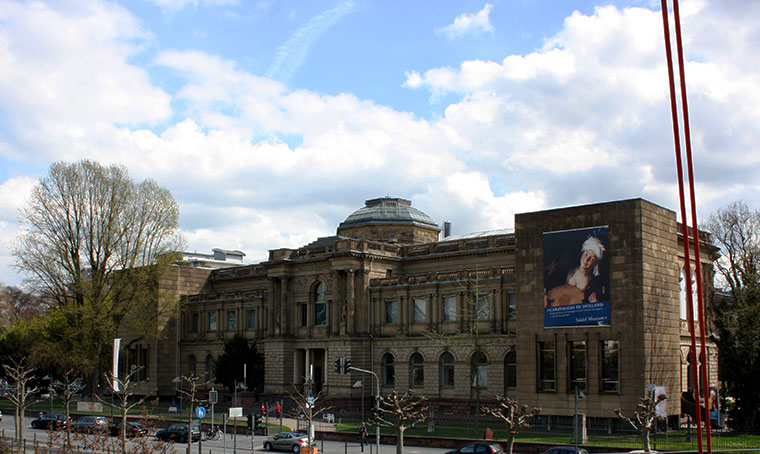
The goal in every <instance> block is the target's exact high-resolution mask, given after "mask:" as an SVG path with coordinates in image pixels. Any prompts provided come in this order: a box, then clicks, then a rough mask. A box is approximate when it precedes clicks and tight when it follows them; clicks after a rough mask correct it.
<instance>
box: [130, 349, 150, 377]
mask: <svg viewBox="0 0 760 454" xmlns="http://www.w3.org/2000/svg"><path fill="white" fill-rule="evenodd" d="M127 364H128V367H129V370H131V369H132V368H133V367H137V368H138V369H137V370H138V372H137V373H136V374H135V376H134V377H133V378H134V379H135V380H145V379H147V378H148V348H147V347H142V346H140V345H138V346H135V347H132V348H130V349H129V350H128V352H127Z"/></svg>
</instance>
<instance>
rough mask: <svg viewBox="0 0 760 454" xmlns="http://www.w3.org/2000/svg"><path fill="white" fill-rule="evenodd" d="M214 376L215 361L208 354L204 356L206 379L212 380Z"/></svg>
mask: <svg viewBox="0 0 760 454" xmlns="http://www.w3.org/2000/svg"><path fill="white" fill-rule="evenodd" d="M214 378H216V361H214V357H213V356H211V355H208V356H207V357H206V380H213V379H214Z"/></svg>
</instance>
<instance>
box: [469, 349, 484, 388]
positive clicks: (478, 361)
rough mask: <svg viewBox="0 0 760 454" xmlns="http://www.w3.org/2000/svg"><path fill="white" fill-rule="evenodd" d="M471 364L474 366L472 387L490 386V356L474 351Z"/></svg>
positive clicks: (472, 368) (472, 369)
mask: <svg viewBox="0 0 760 454" xmlns="http://www.w3.org/2000/svg"><path fill="white" fill-rule="evenodd" d="M470 365H471V366H472V367H471V371H472V372H471V373H472V387H473V388H485V387H486V386H488V357H487V356H486V355H485V353H483V352H477V353H473V355H472V358H471V359H470Z"/></svg>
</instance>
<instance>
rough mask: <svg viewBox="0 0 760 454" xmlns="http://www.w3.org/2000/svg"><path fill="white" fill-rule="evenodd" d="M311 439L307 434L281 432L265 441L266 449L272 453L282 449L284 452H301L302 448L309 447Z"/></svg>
mask: <svg viewBox="0 0 760 454" xmlns="http://www.w3.org/2000/svg"><path fill="white" fill-rule="evenodd" d="M308 444H309V439H308V437H307V436H306V434H305V433H301V432H280V433H278V434H277V435H273V436H271V437H268V438H267V439H266V440H264V449H266V450H267V451H272V450H274V449H281V450H283V451H292V452H300V451H301V448H302V447H304V446H308Z"/></svg>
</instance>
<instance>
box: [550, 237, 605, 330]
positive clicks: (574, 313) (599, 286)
mask: <svg viewBox="0 0 760 454" xmlns="http://www.w3.org/2000/svg"><path fill="white" fill-rule="evenodd" d="M609 242H610V240H609V231H608V228H607V226H602V227H591V228H586V229H577V230H562V231H558V232H545V233H544V327H546V328H551V327H565V326H589V325H592V326H609V324H610V267H609V263H610V260H609V256H610V247H609Z"/></svg>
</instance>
